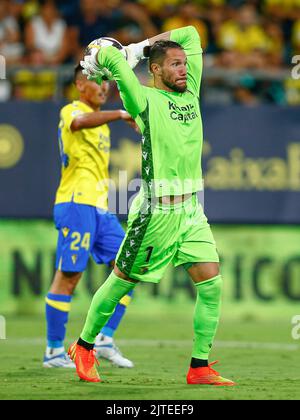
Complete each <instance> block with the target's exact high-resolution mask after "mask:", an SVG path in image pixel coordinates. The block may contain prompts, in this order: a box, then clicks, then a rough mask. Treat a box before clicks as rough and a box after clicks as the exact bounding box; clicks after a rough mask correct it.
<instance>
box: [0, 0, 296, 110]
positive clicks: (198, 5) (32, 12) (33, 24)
mask: <svg viewBox="0 0 300 420" xmlns="http://www.w3.org/2000/svg"><path fill="white" fill-rule="evenodd" d="M186 25H194V26H195V27H196V28H197V30H198V32H199V34H200V37H201V40H202V46H203V49H204V51H205V59H206V61H207V63H208V64H209V65H210V66H212V67H218V68H225V69H233V70H245V72H247V71H251V70H264V71H266V70H268V71H270V72H274V71H276V70H278V69H281V68H282V69H284V68H288V67H291V57H292V56H294V55H297V54H300V0H193V1H192V0H189V1H186V0H136V1H130V0H68V1H66V0H57V1H54V0H0V55H3V56H4V57H5V58H6V62H7V64H8V67H9V66H20V65H21V66H24V65H25V66H26V67H25V68H23V70H22V71H18V72H16V73H14V80H13V95H14V96H15V97H25V98H27V97H28V96H29V97H30V95H33V94H34V92H33V89H32V86H31V89H30V83H29V82H28V79H29V78H30V77H31V78H33V77H35V79H36V78H41V80H39V81H37V80H35V83H38V82H39V83H40V86H41V89H40V90H39V92H38V93H37V92H35V95H37V97H35V99H39V98H38V96H40V97H41V99H43V98H45V97H47V95H48V96H51V95H53V86H54V85H55V83H56V81H55V77H56V76H55V74H54V72H53V71H51V68H54V67H55V66H58V65H63V64H73V63H76V62H78V60H79V59H80V58H81V56H82V52H83V50H84V48H85V46H86V45H87V44H88V43H89V42H90V41H91V40H93V39H95V38H98V37H100V36H111V37H114V38H117V39H118V40H119V41H120V42H121V43H122V44H124V45H128V44H130V43H132V42H138V41H141V40H143V39H145V38H149V37H152V36H154V35H156V34H158V33H160V32H164V31H168V30H171V29H174V28H178V27H181V26H186ZM40 67H44V68H47V69H48V70H47V71H44V72H42V73H38V74H35V75H33V74H32V71H31V70H30V69H33V68H40ZM30 74H31V76H30ZM26 81H27V83H25V82H26ZM254 82H255V81H254ZM293 82H295V81H293ZM289 83H291V82H290V81H289ZM295 83H296V82H295ZM254 84H255V83H254ZM47 86H48V88H47ZM239 87H240V88H241V89H236V91H235V98H234V99H235V100H236V101H238V102H239V101H241V102H249V103H251V102H252V101H254V102H255V101H256V98H257V97H258V96H257V94H256V93H255V89H256V90H257V89H258V88H259V86H258V87H257V86H254V87H253V80H251V81H249V78H247V77H246V79H245V80H244V81H243V83H242V84H241V86H239ZM281 88H282V93H280V89H279V88H278V87H277V88H276V89H273V91H274V92H275V93H274V95H275V96H276V98H277V99H274V101H279V102H280V101H284V99H283V98H284V90H285V89H289V86H288V85H287V86H282V87H281ZM47 89H48V90H47ZM292 91H295V86H294V84H293V85H292ZM299 95H300V94H299ZM281 97H282V99H280V98H281ZM278 98H279V99H278ZM299 101H300V96H299ZM296 102H297V101H296Z"/></svg>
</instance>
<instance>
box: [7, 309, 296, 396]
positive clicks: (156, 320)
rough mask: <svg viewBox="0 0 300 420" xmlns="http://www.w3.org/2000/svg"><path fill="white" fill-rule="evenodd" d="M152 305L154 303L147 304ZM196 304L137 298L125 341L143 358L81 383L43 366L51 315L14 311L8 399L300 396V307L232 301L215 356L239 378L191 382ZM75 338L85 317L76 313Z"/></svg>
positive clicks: (104, 368) (122, 335)
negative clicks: (297, 321) (295, 323)
mask: <svg viewBox="0 0 300 420" xmlns="http://www.w3.org/2000/svg"><path fill="white" fill-rule="evenodd" d="M145 307H146V309H145ZM192 310H193V308H192V305H188V304H186V303H184V304H181V303H179V304H178V305H177V307H176V304H175V305H170V304H167V303H166V304H163V303H162V302H160V303H155V302H154V303H153V304H152V305H150V304H148V305H144V304H142V303H137V304H133V305H132V307H131V309H130V310H129V311H128V313H127V315H126V319H125V321H124V322H123V324H122V326H121V328H120V330H119V331H118V336H117V343H118V344H119V345H120V347H121V349H122V351H123V352H124V354H125V355H126V356H127V357H129V358H131V359H132V360H133V361H134V362H135V365H136V366H135V368H134V369H131V370H125V369H119V368H116V367H111V366H110V364H109V363H108V362H105V361H103V362H102V363H101V367H100V373H101V376H102V378H103V379H104V383H101V384H88V383H81V382H79V381H78V379H77V377H76V376H75V373H74V371H65V370H53V369H51V370H46V369H43V368H42V367H41V359H42V354H43V350H44V339H43V335H44V321H43V316H40V317H28V318H26V317H25V318H24V317H23V318H17V317H12V316H11V317H8V318H7V336H8V339H7V340H6V341H0V354H1V358H0V400H1V399H74V400H77V399H99V400H118V399H123V400H152V399H153V400H180V399H183V400H202V399H228V400H234V399H299V398H300V385H299V384H300V368H299V349H300V341H295V340H293V339H292V338H291V316H292V315H293V314H296V313H297V307H296V306H294V308H287V309H286V311H284V310H283V309H282V308H279V307H278V306H276V307H269V308H267V309H265V310H264V311H263V312H259V315H257V313H256V314H255V315H253V313H254V312H255V311H253V310H252V314H250V312H247V310H246V311H245V310H244V308H243V309H242V310H235V311H232V310H231V308H228V307H227V308H226V310H225V311H224V316H223V320H222V323H221V325H220V328H219V333H218V336H217V341H216V346H215V348H214V351H213V354H212V357H211V361H213V360H215V359H219V360H220V362H221V363H220V364H219V365H217V367H216V369H217V370H219V371H220V373H221V374H222V375H223V376H225V377H228V378H230V379H233V380H234V381H236V382H237V384H238V386H237V387H234V388H219V387H209V386H199V387H198V386H187V385H186V384H185V375H186V372H187V368H188V363H189V359H190V352H191V342H190V338H191V336H192ZM71 318H72V319H71V322H70V328H69V337H68V341H69V342H70V340H71V339H72V338H75V337H76V336H77V335H78V332H79V331H80V329H81V326H82V322H83V318H82V317H81V316H79V315H78V314H77V315H73V316H72V317H71Z"/></svg>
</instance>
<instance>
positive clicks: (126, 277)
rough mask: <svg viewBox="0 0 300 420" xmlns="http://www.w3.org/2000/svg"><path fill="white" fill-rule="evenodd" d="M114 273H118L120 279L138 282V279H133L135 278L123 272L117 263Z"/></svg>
mask: <svg viewBox="0 0 300 420" xmlns="http://www.w3.org/2000/svg"><path fill="white" fill-rule="evenodd" d="M114 273H115V275H116V276H118V277H119V278H120V279H123V280H127V281H130V282H132V283H138V280H133V279H131V278H130V277H128V276H127V275H126V274H124V273H122V271H120V270H119V269H118V267H117V265H115V267H114Z"/></svg>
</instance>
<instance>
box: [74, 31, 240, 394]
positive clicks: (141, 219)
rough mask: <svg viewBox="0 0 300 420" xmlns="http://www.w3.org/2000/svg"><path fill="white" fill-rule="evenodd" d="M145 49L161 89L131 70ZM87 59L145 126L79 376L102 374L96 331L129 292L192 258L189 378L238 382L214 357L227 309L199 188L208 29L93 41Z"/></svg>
mask: <svg viewBox="0 0 300 420" xmlns="http://www.w3.org/2000/svg"><path fill="white" fill-rule="evenodd" d="M91 44H93V43H91ZM91 44H90V45H91ZM124 52H125V54H124ZM124 55H126V58H125V56H124ZM145 56H147V57H148V58H149V66H150V70H151V73H152V74H153V76H154V88H149V87H145V86H142V85H141V84H140V83H139V81H138V79H137V77H136V76H135V74H134V72H133V70H132V69H133V68H134V67H135V65H136V64H137V63H138V62H139V61H140V60H141V59H142V58H145ZM81 64H82V66H83V67H84V69H85V70H84V73H85V74H86V75H87V76H88V77H89V78H90V79H93V80H97V79H98V80H99V82H100V81H101V80H102V77H103V76H108V77H109V78H112V79H114V80H115V81H116V82H117V85H118V88H119V91H120V95H121V99H122V101H123V104H124V107H125V109H126V110H127V111H128V113H129V114H130V115H131V116H132V117H133V118H134V119H135V121H136V123H137V125H138V126H139V128H140V131H141V133H142V188H141V191H140V193H139V195H138V196H137V197H136V198H135V200H134V202H133V203H132V206H131V208H130V212H129V218H128V229H127V234H126V237H125V239H124V241H123V243H122V245H121V248H120V250H119V253H118V255H117V259H116V266H115V269H114V271H113V272H112V274H111V275H110V276H109V277H108V279H107V280H106V282H105V283H104V284H103V285H102V286H101V287H100V289H99V290H98V291H97V293H96V294H95V296H94V298H93V301H92V304H91V307H90V310H89V313H88V316H87V320H86V323H85V326H84V329H83V331H82V333H81V335H80V338H79V340H78V341H77V342H76V343H74V344H73V345H72V346H71V347H70V349H69V355H70V356H71V358H72V359H73V360H74V362H75V364H76V368H77V373H78V376H79V377H80V378H81V379H83V380H86V381H91V382H100V381H101V379H100V377H99V375H98V372H97V369H96V367H95V362H96V360H95V357H94V351H93V347H94V342H95V338H96V336H97V334H98V333H99V331H100V330H101V329H102V327H103V326H104V325H105V323H106V322H107V320H108V319H109V317H110V316H111V314H112V313H113V311H114V309H115V307H116V305H117V304H118V302H119V300H120V299H121V298H122V297H123V296H125V295H126V294H127V293H129V292H130V291H131V290H132V289H133V288H134V287H135V286H136V284H137V283H139V282H152V283H158V282H159V281H160V280H161V279H162V277H163V275H164V273H165V271H166V268H167V267H168V265H169V264H170V263H172V264H173V265H174V266H176V267H177V266H180V265H182V266H184V267H185V269H186V270H187V271H188V273H189V275H190V277H191V278H192V280H193V282H194V284H195V287H196V289H197V301H196V306H195V314H194V344H193V351H192V360H191V364H190V368H189V371H188V374H187V383H188V384H194V385H196V384H204V385H221V386H222V385H223V386H232V385H234V383H233V382H232V381H230V380H228V379H225V378H223V377H221V376H220V375H219V373H218V372H216V371H215V370H214V369H212V365H213V364H214V363H209V361H208V359H209V353H210V350H211V348H212V344H213V340H214V337H215V334H216V331H217V326H218V322H219V317H220V308H221V290H222V277H221V275H220V272H219V257H218V253H217V250H216V244H215V241H214V238H213V235H212V232H211V229H210V226H209V224H208V222H207V218H206V216H205V214H204V212H203V209H202V206H201V205H200V203H199V202H198V197H197V192H198V191H200V190H201V189H202V173H201V153H202V144H203V132H202V120H201V114H200V107H199V90H200V82H201V75H202V49H201V44H200V39H199V35H198V33H197V31H196V29H195V28H194V27H191V26H190V27H185V28H181V29H176V30H173V31H171V32H166V33H164V34H161V35H158V36H156V37H154V38H151V39H149V40H146V41H143V42H141V43H139V44H131V45H129V46H128V47H124V51H123V52H122V51H120V50H118V49H117V48H115V47H113V46H108V47H103V48H100V49H99V48H98V49H97V48H91V50H90V54H89V55H86V56H85V58H84V61H83V62H82V63H81Z"/></svg>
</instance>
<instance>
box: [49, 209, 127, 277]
mask: <svg viewBox="0 0 300 420" xmlns="http://www.w3.org/2000/svg"><path fill="white" fill-rule="evenodd" d="M54 222H55V226H56V229H57V230H59V236H58V243H57V252H56V269H57V270H60V271H64V272H77V273H82V272H83V271H85V269H86V266H87V263H88V260H89V256H90V255H92V257H93V259H94V261H95V262H96V263H97V264H107V265H109V264H110V263H111V262H112V261H114V260H115V258H116V255H117V252H118V250H119V248H120V246H121V243H122V241H123V239H124V236H125V233H124V230H123V228H122V226H121V224H120V222H119V220H118V219H117V217H116V216H114V215H113V214H110V213H109V212H107V211H104V210H101V209H97V208H96V207H93V206H88V205H85V204H76V203H74V202H70V203H62V204H56V205H55V207H54Z"/></svg>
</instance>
